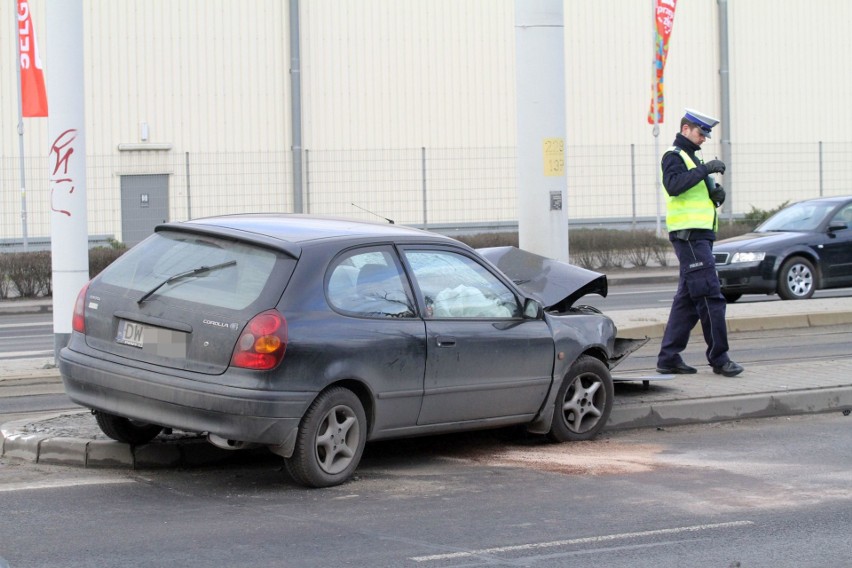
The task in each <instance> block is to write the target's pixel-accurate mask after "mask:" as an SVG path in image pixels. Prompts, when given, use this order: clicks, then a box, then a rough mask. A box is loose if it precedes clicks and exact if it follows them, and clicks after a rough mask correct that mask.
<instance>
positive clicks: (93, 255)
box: [89, 243, 127, 278]
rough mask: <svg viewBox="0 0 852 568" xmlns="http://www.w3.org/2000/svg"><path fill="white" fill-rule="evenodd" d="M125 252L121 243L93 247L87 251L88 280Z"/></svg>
mask: <svg viewBox="0 0 852 568" xmlns="http://www.w3.org/2000/svg"><path fill="white" fill-rule="evenodd" d="M126 251H127V247H126V246H125V245H123V244H121V243H112V244H111V246H109V247H94V248H91V249H89V278H94V277H95V276H97V275H98V274H100V273H101V271H103V269H104V268H106V267H107V266H109V265H110V264H112V262H113V261H114V260H115V259H117V258H118V257H119V256H121V255H122V254H124V253H125V252H126Z"/></svg>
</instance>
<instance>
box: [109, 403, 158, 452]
mask: <svg viewBox="0 0 852 568" xmlns="http://www.w3.org/2000/svg"><path fill="white" fill-rule="evenodd" d="M95 421H96V422H97V423H98V426H99V427H100V429H101V431H102V432H103V433H104V434H106V435H107V436H108V437H110V438H112V439H113V440H115V441H117V442H124V443H125V444H130V445H131V446H139V445H142V444H147V443H148V442H150V441H151V440H153V439H154V438H156V437H157V436H158V435H159V434H160V432H162V431H163V428H162V427H160V426H157V425H155V424H148V423H147V422H139V421H136V420H131V419H129V418H124V417H122V416H116V415H114V414H108V413H106V412H100V411H95Z"/></svg>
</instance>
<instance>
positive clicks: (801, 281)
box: [778, 256, 817, 300]
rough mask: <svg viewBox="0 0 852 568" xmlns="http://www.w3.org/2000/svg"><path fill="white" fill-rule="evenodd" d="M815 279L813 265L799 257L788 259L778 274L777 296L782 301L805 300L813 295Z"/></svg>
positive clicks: (815, 285)
mask: <svg viewBox="0 0 852 568" xmlns="http://www.w3.org/2000/svg"><path fill="white" fill-rule="evenodd" d="M816 288H817V277H816V270H814V265H813V263H811V261H809V260H808V259H806V258H804V257H801V256H794V257H791V258H788V259H787V260H786V261H784V264H782V265H781V270H780V271H779V272H778V295H779V296H781V298H782V299H784V300H807V299H808V298H810V297H811V296H813V295H814V292H815V291H816Z"/></svg>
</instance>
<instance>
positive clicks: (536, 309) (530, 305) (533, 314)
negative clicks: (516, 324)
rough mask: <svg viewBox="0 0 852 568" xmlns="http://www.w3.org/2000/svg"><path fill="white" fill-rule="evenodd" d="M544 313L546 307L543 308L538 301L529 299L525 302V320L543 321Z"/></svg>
mask: <svg viewBox="0 0 852 568" xmlns="http://www.w3.org/2000/svg"><path fill="white" fill-rule="evenodd" d="M543 312H544V306H542V305H541V302H539V301H538V300H533V299H532V298H527V301H526V302H524V318H525V319H541V315H542V313H543Z"/></svg>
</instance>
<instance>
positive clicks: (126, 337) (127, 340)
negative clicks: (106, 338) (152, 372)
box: [115, 320, 145, 348]
mask: <svg viewBox="0 0 852 568" xmlns="http://www.w3.org/2000/svg"><path fill="white" fill-rule="evenodd" d="M115 340H116V342H118V343H123V344H124V345H132V346H133V347H139V348H142V347H144V346H145V326H144V325H142V324H141V323H138V322H135V321H127V320H119V322H118V333H117V334H116V336H115Z"/></svg>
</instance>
